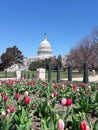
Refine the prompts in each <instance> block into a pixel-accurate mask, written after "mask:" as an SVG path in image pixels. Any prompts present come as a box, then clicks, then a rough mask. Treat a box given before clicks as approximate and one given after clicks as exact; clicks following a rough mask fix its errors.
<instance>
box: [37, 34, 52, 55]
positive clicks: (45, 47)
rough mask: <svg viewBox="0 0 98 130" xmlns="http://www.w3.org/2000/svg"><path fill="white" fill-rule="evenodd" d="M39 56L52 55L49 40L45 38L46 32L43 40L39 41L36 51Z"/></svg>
mask: <svg viewBox="0 0 98 130" xmlns="http://www.w3.org/2000/svg"><path fill="white" fill-rule="evenodd" d="M37 55H38V56H39V57H43V58H44V57H46V58H49V57H51V56H52V49H51V45H50V43H49V41H48V40H47V37H46V33H45V34H44V40H43V41H42V42H41V43H40V46H39V50H38V52H37Z"/></svg>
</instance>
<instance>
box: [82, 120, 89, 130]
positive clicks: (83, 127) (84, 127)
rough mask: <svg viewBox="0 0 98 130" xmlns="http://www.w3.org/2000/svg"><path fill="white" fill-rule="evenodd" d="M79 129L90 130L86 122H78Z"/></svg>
mask: <svg viewBox="0 0 98 130" xmlns="http://www.w3.org/2000/svg"><path fill="white" fill-rule="evenodd" d="M80 129H81V130H90V128H89V126H88V125H87V123H86V121H82V122H80Z"/></svg>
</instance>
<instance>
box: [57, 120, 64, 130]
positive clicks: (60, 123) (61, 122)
mask: <svg viewBox="0 0 98 130" xmlns="http://www.w3.org/2000/svg"><path fill="white" fill-rule="evenodd" d="M58 130H64V121H63V120H62V119H59V120H58Z"/></svg>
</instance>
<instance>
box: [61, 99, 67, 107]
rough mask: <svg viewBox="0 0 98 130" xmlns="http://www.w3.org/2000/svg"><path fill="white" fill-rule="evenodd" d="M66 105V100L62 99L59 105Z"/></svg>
mask: <svg viewBox="0 0 98 130" xmlns="http://www.w3.org/2000/svg"><path fill="white" fill-rule="evenodd" d="M66 103H67V100H66V98H62V100H61V104H62V105H63V106H64V105H66Z"/></svg>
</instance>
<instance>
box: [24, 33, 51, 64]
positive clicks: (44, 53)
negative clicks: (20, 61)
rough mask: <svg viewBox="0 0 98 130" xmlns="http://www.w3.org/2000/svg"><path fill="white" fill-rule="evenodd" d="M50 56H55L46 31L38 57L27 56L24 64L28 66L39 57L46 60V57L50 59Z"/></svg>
mask: <svg viewBox="0 0 98 130" xmlns="http://www.w3.org/2000/svg"><path fill="white" fill-rule="evenodd" d="M50 57H53V53H52V48H51V45H50V43H49V41H48V40H47V37H46V33H45V34H44V39H43V41H42V42H41V43H40V46H39V49H38V51H37V56H36V57H25V58H24V65H25V66H28V65H29V64H30V63H31V62H33V61H37V60H38V59H42V60H44V59H46V58H47V59H48V58H50Z"/></svg>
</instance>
